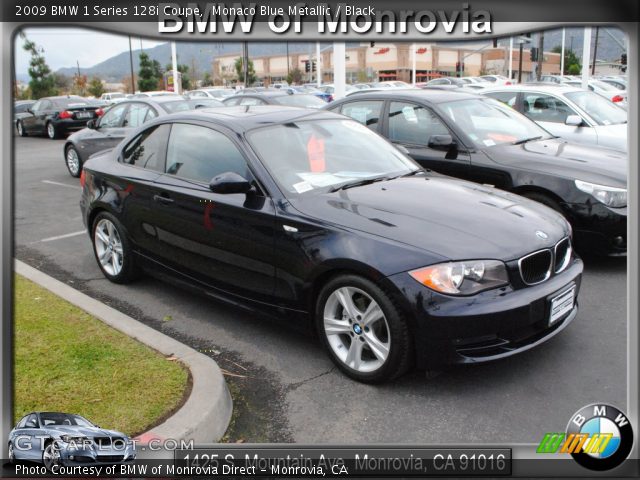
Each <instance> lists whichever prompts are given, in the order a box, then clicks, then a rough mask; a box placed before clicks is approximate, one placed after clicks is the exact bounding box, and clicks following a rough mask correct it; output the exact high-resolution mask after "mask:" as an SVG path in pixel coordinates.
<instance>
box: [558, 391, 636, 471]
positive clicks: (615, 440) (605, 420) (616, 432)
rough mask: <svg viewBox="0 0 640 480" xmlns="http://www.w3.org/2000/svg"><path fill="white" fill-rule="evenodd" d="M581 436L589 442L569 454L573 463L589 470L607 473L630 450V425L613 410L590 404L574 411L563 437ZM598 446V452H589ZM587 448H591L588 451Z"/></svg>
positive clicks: (613, 408)
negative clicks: (596, 444) (595, 444)
mask: <svg viewBox="0 0 640 480" xmlns="http://www.w3.org/2000/svg"><path fill="white" fill-rule="evenodd" d="M570 434H574V435H576V434H577V435H580V434H582V435H585V437H587V436H588V438H589V439H594V437H595V439H594V440H593V441H591V442H589V443H586V442H585V445H584V447H583V448H581V449H578V451H577V452H574V453H571V456H572V457H573V459H574V460H575V461H576V462H578V463H579V464H580V465H582V466H583V467H585V468H588V469H589V470H597V471H603V470H610V469H612V468H615V467H617V466H618V465H620V464H621V463H622V462H623V461H624V460H626V458H627V457H628V456H629V453H630V452H631V448H632V447H633V430H632V428H631V422H630V421H629V419H628V418H627V417H626V416H625V414H624V413H622V412H621V411H620V410H619V409H617V408H616V407H613V406H611V405H606V404H598V403H596V404H593V405H588V406H586V407H583V408H582V409H580V410H578V411H577V412H576V413H575V414H574V415H573V417H571V420H570V421H569V425H567V435H570ZM595 442H600V443H599V445H602V447H601V448H593V447H592V445H593V444H594V443H595ZM590 447H591V448H590Z"/></svg>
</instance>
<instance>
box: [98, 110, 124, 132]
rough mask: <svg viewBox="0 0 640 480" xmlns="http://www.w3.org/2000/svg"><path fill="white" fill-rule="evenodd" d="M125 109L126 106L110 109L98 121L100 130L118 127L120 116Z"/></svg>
mask: <svg viewBox="0 0 640 480" xmlns="http://www.w3.org/2000/svg"><path fill="white" fill-rule="evenodd" d="M126 109H127V105H126V104H125V105H116V106H115V107H111V108H110V109H109V110H107V111H106V113H105V114H104V115H103V116H102V118H101V119H100V127H101V128H115V127H119V126H120V124H121V121H122V115H123V114H124V111H125V110H126Z"/></svg>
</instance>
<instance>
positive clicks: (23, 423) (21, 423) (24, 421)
mask: <svg viewBox="0 0 640 480" xmlns="http://www.w3.org/2000/svg"><path fill="white" fill-rule="evenodd" d="M27 418H29V415H25V416H24V417H22V419H21V420H20V421H19V422H18V424H17V425H16V428H24V426H25V424H26V423H27Z"/></svg>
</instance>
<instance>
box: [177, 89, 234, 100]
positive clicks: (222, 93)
mask: <svg viewBox="0 0 640 480" xmlns="http://www.w3.org/2000/svg"><path fill="white" fill-rule="evenodd" d="M186 93H187V95H188V96H189V98H215V99H216V100H222V99H224V98H227V97H230V96H231V95H235V94H236V91H235V90H234V89H233V88H199V89H197V90H191V91H189V92H186Z"/></svg>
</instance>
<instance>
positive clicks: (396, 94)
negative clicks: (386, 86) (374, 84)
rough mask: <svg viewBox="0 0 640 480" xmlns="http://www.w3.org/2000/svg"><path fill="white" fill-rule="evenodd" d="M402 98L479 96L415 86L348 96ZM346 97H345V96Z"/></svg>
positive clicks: (439, 99)
mask: <svg viewBox="0 0 640 480" xmlns="http://www.w3.org/2000/svg"><path fill="white" fill-rule="evenodd" d="M373 97H378V98H394V99H395V98H404V99H407V100H416V99H418V100H425V101H428V102H430V103H443V102H450V101H453V100H462V99H465V98H479V97H480V96H479V95H476V94H475V93H471V92H465V91H460V90H440V89H415V88H406V89H404V88H394V89H391V90H376V91H373V92H369V91H368V90H361V93H359V94H358V95H353V96H349V98H358V99H362V98H373ZM345 98H346V97H345Z"/></svg>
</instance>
